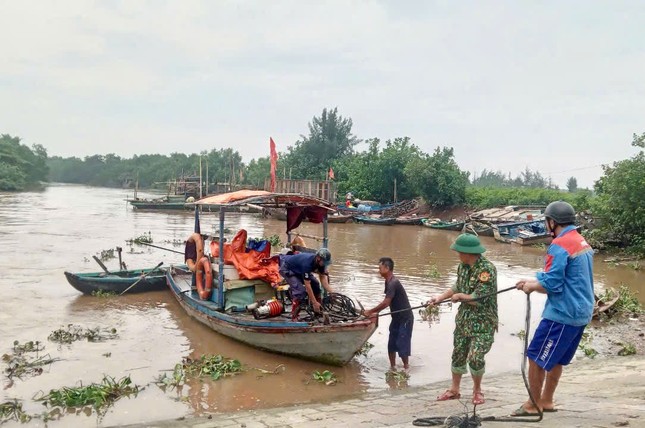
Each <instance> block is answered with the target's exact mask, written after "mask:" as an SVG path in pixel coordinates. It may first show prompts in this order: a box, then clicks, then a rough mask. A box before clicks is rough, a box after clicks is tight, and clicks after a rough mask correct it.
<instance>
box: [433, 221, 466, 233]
mask: <svg viewBox="0 0 645 428" xmlns="http://www.w3.org/2000/svg"><path fill="white" fill-rule="evenodd" d="M465 224H466V222H464V221H443V220H430V219H426V220H424V221H423V225H424V226H426V227H429V228H431V229H441V230H452V231H455V232H461V231H462V230H463V228H464V225H465Z"/></svg>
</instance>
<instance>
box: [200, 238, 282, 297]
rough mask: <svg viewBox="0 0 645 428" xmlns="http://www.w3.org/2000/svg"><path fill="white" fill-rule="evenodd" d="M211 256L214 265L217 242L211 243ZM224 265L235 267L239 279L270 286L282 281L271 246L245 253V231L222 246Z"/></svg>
mask: <svg viewBox="0 0 645 428" xmlns="http://www.w3.org/2000/svg"><path fill="white" fill-rule="evenodd" d="M211 255H212V257H213V259H214V260H215V263H216V262H217V260H218V259H219V242H215V241H212V242H211ZM224 263H225V264H227V265H233V266H235V269H237V273H238V274H239V275H240V279H261V280H263V281H266V282H268V283H269V284H271V285H272V286H275V285H277V284H279V283H280V282H281V281H282V277H281V276H280V273H279V272H278V270H279V267H280V266H279V262H278V258H277V257H271V246H270V245H267V247H266V248H265V250H264V251H262V252H260V251H256V250H250V251H249V252H248V253H247V252H246V230H244V229H240V231H239V232H237V234H236V235H235V237H234V238H233V241H231V243H230V244H228V243H225V244H224Z"/></svg>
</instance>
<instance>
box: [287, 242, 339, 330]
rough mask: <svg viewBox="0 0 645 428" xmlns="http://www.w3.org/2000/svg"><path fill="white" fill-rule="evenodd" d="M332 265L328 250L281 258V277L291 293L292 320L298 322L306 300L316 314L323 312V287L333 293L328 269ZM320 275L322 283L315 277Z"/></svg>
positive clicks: (322, 249)
mask: <svg viewBox="0 0 645 428" xmlns="http://www.w3.org/2000/svg"><path fill="white" fill-rule="evenodd" d="M330 264H331V253H330V252H329V250H328V249H327V248H321V249H319V250H318V251H317V252H316V253H315V254H314V253H299V254H293V255H282V256H280V270H279V271H280V275H282V277H283V278H284V279H285V281H287V284H289V291H290V292H291V301H292V305H291V318H292V319H293V320H294V321H296V320H297V319H298V314H299V313H300V309H301V306H302V303H303V301H304V300H305V298H308V299H309V303H310V304H311V306H312V307H313V309H314V312H317V313H319V312H321V300H322V299H321V298H322V289H321V288H320V286H321V284H322V287H323V288H324V289H325V291H327V293H333V290H332V288H331V286H330V285H329V274H328V272H327V267H328V266H329V265H330ZM314 273H317V274H318V278H319V279H320V282H319V281H318V280H316V278H315V277H314V275H313V274H314Z"/></svg>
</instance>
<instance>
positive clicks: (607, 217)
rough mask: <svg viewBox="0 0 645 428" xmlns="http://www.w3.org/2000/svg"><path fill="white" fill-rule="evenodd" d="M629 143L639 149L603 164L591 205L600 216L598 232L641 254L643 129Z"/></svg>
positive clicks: (644, 243)
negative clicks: (602, 171)
mask: <svg viewBox="0 0 645 428" xmlns="http://www.w3.org/2000/svg"><path fill="white" fill-rule="evenodd" d="M632 146H634V147H639V148H641V150H640V151H639V152H638V153H637V154H636V155H634V156H633V157H631V158H629V159H625V160H622V161H619V162H615V163H614V164H613V165H611V166H605V167H603V168H604V175H603V176H602V177H601V178H600V179H599V180H598V181H597V182H596V185H595V190H596V193H597V195H598V196H597V198H596V199H595V200H594V201H593V203H592V207H593V211H594V214H595V215H598V216H600V217H601V218H602V226H601V230H602V232H604V233H605V234H606V235H609V236H612V237H614V238H619V239H621V240H623V241H624V242H627V243H628V245H629V246H630V247H632V248H633V249H634V250H636V251H637V252H639V253H641V254H645V197H643V192H644V190H643V189H645V153H644V152H643V149H645V133H643V134H642V135H636V134H634V137H633V141H632Z"/></svg>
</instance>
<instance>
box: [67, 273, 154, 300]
mask: <svg viewBox="0 0 645 428" xmlns="http://www.w3.org/2000/svg"><path fill="white" fill-rule="evenodd" d="M142 275H146V276H145V277H143V279H141V277H142ZM165 275H166V274H165V269H163V268H157V269H154V268H147V269H130V270H123V271H116V272H110V273H106V272H90V273H73V272H65V277H66V278H67V282H69V283H70V284H71V285H72V287H74V288H75V289H77V290H78V291H80V292H81V293H83V294H94V293H96V292H103V293H115V294H121V293H123V292H124V291H125V290H128V287H130V286H131V285H132V284H134V283H135V282H136V281H139V280H140V281H139V283H137V285H135V286H134V287H132V288H131V289H129V290H128V293H143V292H146V291H158V290H165V289H166V276H165Z"/></svg>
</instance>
